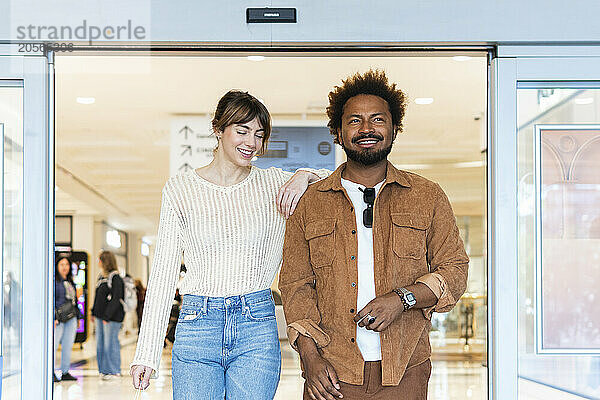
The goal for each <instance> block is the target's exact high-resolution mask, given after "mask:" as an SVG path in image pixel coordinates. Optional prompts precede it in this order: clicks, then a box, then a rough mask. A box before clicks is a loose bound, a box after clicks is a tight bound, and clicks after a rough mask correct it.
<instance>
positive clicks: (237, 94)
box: [212, 90, 271, 154]
mask: <svg viewBox="0 0 600 400" xmlns="http://www.w3.org/2000/svg"><path fill="white" fill-rule="evenodd" d="M254 118H256V119H258V122H259V123H260V125H261V127H262V128H263V129H264V130H265V133H264V135H263V143H262V147H261V149H260V152H259V154H264V153H265V152H266V151H267V141H268V140H269V136H271V114H269V110H267V107H265V105H264V104H263V103H262V102H261V101H260V100H258V99H257V98H256V97H254V96H252V95H251V94H249V93H248V92H242V91H241V90H230V91H229V92H227V93H225V95H223V97H221V99H220V100H219V103H218V104H217V109H216V110H215V116H214V118H213V120H212V128H213V131H214V132H215V133H217V132H223V131H224V130H225V128H227V127H228V126H229V125H233V124H245V123H246V122H250V121H252V120H253V119H254Z"/></svg>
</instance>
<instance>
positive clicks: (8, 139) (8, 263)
mask: <svg viewBox="0 0 600 400" xmlns="http://www.w3.org/2000/svg"><path fill="white" fill-rule="evenodd" d="M7 84H8V82H5V83H4V85H7ZM0 135H1V136H2V138H3V141H4V146H3V158H2V163H1V164H0V165H1V168H2V174H1V182H2V210H3V214H2V233H3V235H2V274H1V279H2V301H1V302H2V310H1V314H2V325H1V327H0V332H1V340H2V345H1V348H0V351H1V353H0V354H1V361H2V364H1V365H2V387H1V392H2V395H3V398H6V399H9V398H11V399H17V398H19V392H20V386H21V372H22V363H21V350H22V337H23V335H22V329H23V316H22V306H23V301H22V298H23V297H22V294H23V280H22V265H23V263H22V249H23V88H22V86H21V85H16V84H14V82H12V84H11V86H3V81H1V80H0Z"/></svg>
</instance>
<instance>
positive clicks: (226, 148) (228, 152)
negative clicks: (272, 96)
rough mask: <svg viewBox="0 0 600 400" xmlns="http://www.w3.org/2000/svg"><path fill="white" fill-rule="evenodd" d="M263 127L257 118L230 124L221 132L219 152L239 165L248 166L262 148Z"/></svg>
mask: <svg viewBox="0 0 600 400" xmlns="http://www.w3.org/2000/svg"><path fill="white" fill-rule="evenodd" d="M264 134H265V130H264V128H263V127H262V126H261V124H260V122H258V119H257V118H254V119H253V120H252V121H249V122H246V123H243V124H232V125H229V126H227V127H226V128H225V130H224V131H223V132H222V133H221V135H220V136H221V141H220V145H219V150H218V151H220V152H223V155H224V156H225V158H226V159H227V160H228V161H230V162H231V163H233V164H235V165H237V166H239V167H248V166H250V164H251V162H252V158H254V156H256V154H257V153H258V152H259V151H260V150H261V149H262V146H263V137H264Z"/></svg>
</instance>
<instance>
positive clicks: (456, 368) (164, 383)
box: [2, 336, 581, 400]
mask: <svg viewBox="0 0 600 400" xmlns="http://www.w3.org/2000/svg"><path fill="white" fill-rule="evenodd" d="M121 342H122V344H123V348H122V351H121V358H122V370H123V375H124V376H123V377H122V378H117V379H115V380H111V381H103V380H101V379H100V377H99V376H98V371H97V365H96V361H95V358H94V356H95V343H94V341H93V339H92V340H90V341H88V342H86V343H85V345H84V347H83V349H78V348H77V347H76V349H75V350H74V351H73V360H81V359H87V361H86V362H85V363H82V364H81V365H79V366H77V367H75V368H73V369H72V370H71V373H72V374H73V375H74V376H76V377H77V378H78V380H77V382H60V383H57V384H55V385H54V400H83V399H85V400H121V399H125V400H127V399H132V400H133V399H135V391H134V389H133V386H132V385H131V378H130V377H129V374H128V371H129V366H128V364H129V361H130V360H131V359H132V358H133V353H134V350H135V344H134V343H135V337H133V336H130V337H123V338H122V339H121ZM282 355H283V365H282V374H281V381H280V384H279V388H278V391H277V395H276V397H275V399H277V400H284V399H285V400H290V399H301V398H302V397H301V393H302V383H303V379H302V377H301V376H300V370H299V368H298V365H299V364H298V356H297V354H296V353H295V352H294V351H293V350H292V349H291V348H290V347H289V345H288V344H287V342H282ZM436 358H439V355H438V356H436V357H434V361H433V371H432V375H431V380H430V382H429V399H433V400H454V399H456V400H458V399H460V400H467V399H468V400H471V399H472V400H484V399H487V369H486V368H485V367H483V366H482V365H481V361H436ZM456 358H457V357H456V356H455V357H450V359H452V360H455V359H456ZM170 367H171V360H170V348H167V349H165V351H164V352H163V357H162V361H161V371H160V376H159V378H158V379H156V380H152V382H151V386H150V388H149V389H148V390H147V391H145V392H143V393H141V396H140V399H144V400H167V399H171V398H172V392H171V374H170ZM4 383H5V385H4V387H3V388H2V389H3V392H2V400H4V399H11V400H12V399H17V398H18V396H16V395H15V394H14V393H10V392H11V386H13V387H14V386H18V384H16V385H14V384H13V385H11V384H10V382H9V381H7V380H5V381H4ZM13 390H14V389H13ZM575 399H581V397H577V396H573V395H569V394H567V393H564V392H560V391H557V390H554V389H551V388H548V387H545V386H541V385H538V384H535V383H533V382H528V381H522V382H521V381H520V382H519V400H575ZM502 400H504V399H502ZM511 400H512V399H511Z"/></svg>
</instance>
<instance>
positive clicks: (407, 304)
mask: <svg viewBox="0 0 600 400" xmlns="http://www.w3.org/2000/svg"><path fill="white" fill-rule="evenodd" d="M392 291H393V292H394V293H396V294H397V295H398V297H400V301H402V306H403V307H404V311H408V310H410V309H411V308H413V307H414V305H415V304H416V301H415V302H412V303H411V302H409V301H408V300H407V299H406V295H407V294H412V295H413V298H414V294H413V293H412V292H411V291H410V290H408V289H406V288H403V287H401V288H396V289H393V290H392Z"/></svg>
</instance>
